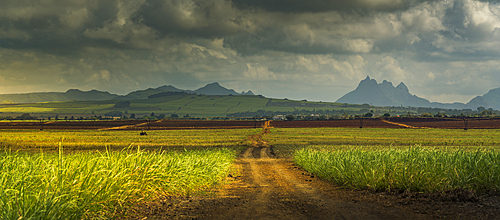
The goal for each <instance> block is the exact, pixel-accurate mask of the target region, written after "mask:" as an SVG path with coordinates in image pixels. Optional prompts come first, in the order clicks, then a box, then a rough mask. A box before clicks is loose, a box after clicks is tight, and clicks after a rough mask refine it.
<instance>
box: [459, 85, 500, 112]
mask: <svg viewBox="0 0 500 220" xmlns="http://www.w3.org/2000/svg"><path fill="white" fill-rule="evenodd" d="M466 106H467V108H470V109H476V108H477V107H479V106H482V107H485V108H492V109H500V88H496V89H491V90H490V91H488V93H486V94H484V95H483V96H476V97H475V98H473V99H472V100H470V102H469V103H467V105H466Z"/></svg>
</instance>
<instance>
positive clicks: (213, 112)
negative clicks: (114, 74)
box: [0, 92, 408, 118]
mask: <svg viewBox="0 0 500 220" xmlns="http://www.w3.org/2000/svg"><path fill="white" fill-rule="evenodd" d="M119 102H123V100H106V101H66V102H45V103H27V104H0V117H3V118H5V117H13V118H15V117H17V116H19V115H21V114H24V113H29V114H31V115H33V116H36V117H39V118H47V117H52V118H53V117H56V116H58V117H59V118H64V117H71V116H73V117H75V118H77V117H84V118H86V117H93V116H104V115H105V114H106V113H109V112H111V111H119V112H122V113H123V114H124V116H126V117H130V115H131V114H132V113H133V114H135V115H136V117H143V116H149V115H151V113H154V114H155V115H160V114H164V115H166V116H167V117H168V116H170V115H172V114H176V115H178V116H179V117H183V116H185V115H189V116H191V117H253V116H257V115H259V116H263V115H269V116H270V115H280V114H294V115H299V114H302V115H310V114H319V115H342V114H343V113H344V112H347V113H349V114H363V113H366V112H369V111H373V113H375V114H384V113H386V112H389V111H391V114H399V113H407V112H408V110H403V109H390V108H381V107H370V106H368V105H351V104H349V105H348V104H341V103H327V102H308V101H294V100H283V99H270V98H265V97H263V96H250V95H247V96H233V95H196V94H188V93H180V92H167V93H164V94H163V93H162V94H157V95H154V96H150V98H148V99H136V100H130V101H129V102H130V105H128V106H127V107H122V108H116V107H115V104H117V103H119Z"/></svg>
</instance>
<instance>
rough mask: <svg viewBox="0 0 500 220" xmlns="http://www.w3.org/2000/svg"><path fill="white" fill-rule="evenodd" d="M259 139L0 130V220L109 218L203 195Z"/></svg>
mask: <svg viewBox="0 0 500 220" xmlns="http://www.w3.org/2000/svg"><path fill="white" fill-rule="evenodd" d="M260 132H261V129H230V130H220V129H219V130H217V129H216V130H168V131H166V130H163V131H148V135H145V136H140V135H139V132H138V131H95V130H75V131H71V130H69V131H68V130H44V131H38V130H1V131H0V144H1V145H2V146H3V150H1V152H0V219H82V218H83V219H89V218H90V219H94V218H111V217H117V216H120V215H121V214H120V213H125V212H122V211H123V210H125V209H127V207H129V206H130V205H135V204H137V203H138V202H141V201H147V200H151V199H155V198H158V197H159V196H187V195H193V194H200V193H205V192H207V190H209V189H211V188H212V187H214V186H216V185H218V184H220V183H221V181H222V180H223V179H224V178H225V177H226V176H227V174H228V172H229V169H231V168H230V167H231V164H232V161H233V160H234V159H235V158H236V156H237V153H239V152H240V151H241V150H242V149H244V148H245V147H246V146H248V145H249V141H248V138H247V137H248V136H249V135H252V134H257V133H260ZM63 146H64V149H63Z"/></svg>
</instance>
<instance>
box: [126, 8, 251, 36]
mask: <svg viewBox="0 0 500 220" xmlns="http://www.w3.org/2000/svg"><path fill="white" fill-rule="evenodd" d="M132 19H133V21H134V22H136V23H138V22H142V23H144V24H146V25H147V26H149V27H152V28H154V29H156V30H158V31H159V32H161V33H162V34H164V35H171V36H178V37H204V38H214V37H215V38H219V37H223V36H226V35H228V34H234V33H237V32H238V31H242V30H244V29H245V19H244V18H243V17H242V15H240V13H239V12H237V11H236V10H235V9H233V8H232V4H231V3H230V2H228V1H226V0H210V1H176V0H171V1H163V0H147V1H146V3H145V4H143V5H142V6H141V7H140V9H139V10H138V11H137V13H136V14H134V17H133V18H132Z"/></svg>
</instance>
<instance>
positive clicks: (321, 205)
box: [137, 124, 498, 219]
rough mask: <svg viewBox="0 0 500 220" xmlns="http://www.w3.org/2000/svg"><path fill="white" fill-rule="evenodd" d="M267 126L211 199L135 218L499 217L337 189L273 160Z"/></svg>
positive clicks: (161, 206)
mask: <svg viewBox="0 0 500 220" xmlns="http://www.w3.org/2000/svg"><path fill="white" fill-rule="evenodd" d="M268 125H269V124H266V126H265V128H264V130H263V132H262V133H261V134H258V135H254V136H251V137H249V138H250V140H252V143H253V144H252V146H251V147H249V148H248V149H247V150H245V151H244V152H242V154H241V155H240V158H239V159H238V160H237V161H236V166H237V167H238V170H240V173H238V174H231V175H230V176H229V177H228V179H230V184H227V185H225V186H224V188H222V189H219V190H216V191H215V192H214V195H213V196H208V197H207V196H197V197H186V198H179V197H175V198H166V199H164V200H162V201H157V202H153V203H148V204H144V205H142V206H141V207H140V208H139V209H138V210H137V211H138V212H139V213H138V214H139V217H138V219H434V218H451V219H471V218H475V219H488V218H495V216H496V215H497V214H498V212H492V211H491V210H490V209H489V211H488V212H482V213H481V214H480V215H478V214H477V213H474V211H479V212H481V210H480V209H481V208H480V207H483V208H484V206H485V203H484V202H483V203H481V204H477V203H468V201H463V202H455V203H453V202H452V203H443V201H441V200H440V199H439V198H438V197H436V198H438V199H437V200H436V201H434V200H433V197H432V196H431V197H429V198H424V199H422V198H415V195H388V194H384V193H378V194H377V193H371V192H367V191H362V190H358V191H354V190H346V189H341V188H339V187H336V186H334V185H332V184H330V183H328V182H326V181H323V180H319V179H318V178H316V177H315V176H313V175H310V174H308V173H307V172H305V171H303V170H301V169H300V168H298V167H296V166H295V165H294V164H293V163H292V161H291V160H290V159H280V158H274V153H273V148H272V146H269V144H268V143H266V142H265V141H263V140H262V138H261V136H262V135H265V134H267V133H268V132H269V127H268ZM464 196H465V197H467V195H463V196H462V197H464ZM425 199H427V200H425ZM471 199H474V198H473V197H471ZM495 201H497V200H495ZM450 204H451V205H450ZM446 208H449V210H443V209H446ZM490 208H491V207H490ZM463 210H469V211H468V213H463V212H464V211H463ZM471 210H472V211H471ZM494 210H496V211H498V205H497V206H496V208H495V209H494Z"/></svg>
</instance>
